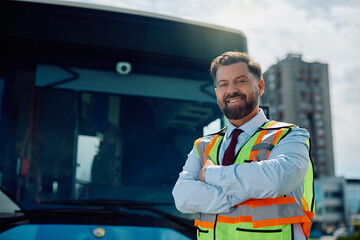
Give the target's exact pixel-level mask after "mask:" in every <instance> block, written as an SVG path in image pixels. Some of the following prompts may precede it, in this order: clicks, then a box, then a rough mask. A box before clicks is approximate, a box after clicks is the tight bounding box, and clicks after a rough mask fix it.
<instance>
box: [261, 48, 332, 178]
mask: <svg viewBox="0 0 360 240" xmlns="http://www.w3.org/2000/svg"><path fill="white" fill-rule="evenodd" d="M264 80H265V89H266V90H265V93H264V95H263V96H262V97H261V104H262V105H269V106H270V108H269V114H270V118H272V119H275V120H278V121H284V122H291V123H295V124H297V125H299V126H301V127H304V128H306V129H308V131H309V132H310V134H311V156H312V160H313V162H314V171H315V177H321V176H334V174H335V171H334V156H333V144H332V127H331V109H330V94H329V76H328V65H327V64H323V63H319V62H311V63H310V62H305V61H303V60H302V56H301V55H300V54H288V55H287V57H286V58H285V59H283V60H280V61H278V62H277V63H276V64H274V65H272V66H271V67H270V68H269V69H268V70H267V71H266V72H264Z"/></svg>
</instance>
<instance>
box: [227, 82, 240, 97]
mask: <svg viewBox="0 0 360 240" xmlns="http://www.w3.org/2000/svg"><path fill="white" fill-rule="evenodd" d="M238 91H239V89H238V87H237V86H236V84H234V83H230V84H229V86H228V89H227V92H228V93H229V94H231V93H235V92H238Z"/></svg>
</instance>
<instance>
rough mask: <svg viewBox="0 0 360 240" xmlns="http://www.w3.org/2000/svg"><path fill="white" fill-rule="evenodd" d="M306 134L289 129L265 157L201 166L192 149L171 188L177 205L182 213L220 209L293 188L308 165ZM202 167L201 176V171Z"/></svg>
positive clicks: (304, 131)
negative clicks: (267, 156) (230, 163)
mask: <svg viewBox="0 0 360 240" xmlns="http://www.w3.org/2000/svg"><path fill="white" fill-rule="evenodd" d="M308 137H309V135H308V132H307V131H306V130H303V129H300V128H296V129H293V130H292V131H291V132H290V133H289V134H288V135H287V136H286V138H285V139H283V140H281V141H280V142H279V143H278V145H277V146H276V147H275V148H274V149H273V150H272V151H271V153H270V156H269V160H268V161H258V162H252V163H249V164H241V165H240V164H234V165H230V166H214V165H212V164H211V163H210V162H208V163H207V164H205V165H204V168H202V166H201V164H200V159H199V156H198V155H197V153H196V151H195V150H194V149H193V150H192V151H191V152H190V153H189V155H188V159H187V161H186V163H185V166H184V167H183V171H182V172H181V173H180V176H179V178H178V180H177V182H176V184H175V187H174V189H173V196H174V199H175V205H176V207H177V209H178V210H179V211H181V212H183V213H198V212H202V213H213V214H216V213H221V212H228V211H230V210H231V209H232V208H233V207H234V206H235V205H237V204H239V203H241V202H243V201H246V200H248V199H250V198H257V199H262V198H267V197H271V198H275V197H278V196H281V195H284V194H288V193H290V192H291V191H293V190H294V189H295V188H296V187H297V186H298V185H299V184H300V183H301V182H302V181H303V179H304V177H305V174H306V172H307V169H308V166H309V160H308V155H309V152H308V146H307V144H306V141H307V139H308ZM205 168H206V174H205V179H202V176H203V174H202V171H203V170H204V169H205Z"/></svg>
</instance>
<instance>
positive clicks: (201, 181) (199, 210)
mask: <svg viewBox="0 0 360 240" xmlns="http://www.w3.org/2000/svg"><path fill="white" fill-rule="evenodd" d="M210 72H211V75H212V78H213V80H214V84H215V92H216V97H217V103H218V105H219V107H220V109H221V111H222V112H223V114H224V115H225V116H226V118H227V121H226V127H225V128H224V129H222V130H221V131H219V132H217V133H214V134H210V135H208V136H205V137H202V138H199V139H198V140H196V141H195V143H194V148H193V149H192V151H191V152H190V153H189V155H188V159H187V161H186V163H185V165H184V167H183V171H182V172H181V173H180V175H179V178H178V180H177V182H176V184H175V187H174V189H173V196H174V199H175V205H176V207H177V209H178V210H179V211H181V212H183V213H193V214H196V215H195V226H196V227H197V237H198V239H219V240H222V239H273V240H277V239H283V240H284V239H289V240H290V239H295V240H303V239H306V238H308V237H309V233H310V227H311V222H312V219H313V218H314V194H313V166H312V163H311V160H310V157H309V133H308V131H307V130H305V129H302V128H300V127H297V126H295V125H294V124H289V123H283V122H277V121H273V120H271V121H270V120H268V119H267V118H266V116H265V114H264V112H263V110H262V109H261V108H260V107H259V100H260V96H261V95H262V94H263V92H264V88H265V84H264V80H263V79H262V71H261V67H260V65H259V64H258V63H256V62H254V61H252V60H251V59H250V58H249V56H248V55H247V54H245V53H241V52H226V53H224V54H222V55H220V56H218V57H217V58H215V59H214V60H213V62H212V63H211V68H210Z"/></svg>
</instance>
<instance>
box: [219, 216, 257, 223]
mask: <svg viewBox="0 0 360 240" xmlns="http://www.w3.org/2000/svg"><path fill="white" fill-rule="evenodd" d="M217 222H221V223H229V224H234V223H240V222H252V218H251V216H237V217H228V216H222V215H219V216H218V218H217Z"/></svg>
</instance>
